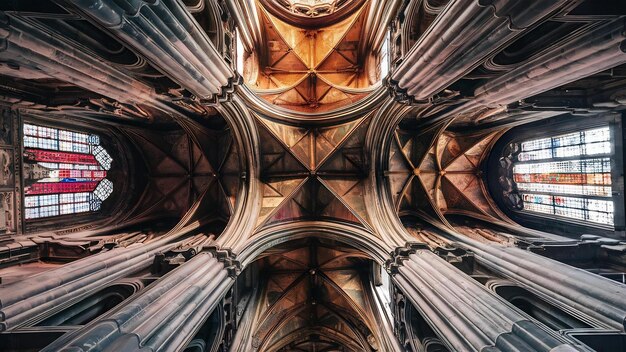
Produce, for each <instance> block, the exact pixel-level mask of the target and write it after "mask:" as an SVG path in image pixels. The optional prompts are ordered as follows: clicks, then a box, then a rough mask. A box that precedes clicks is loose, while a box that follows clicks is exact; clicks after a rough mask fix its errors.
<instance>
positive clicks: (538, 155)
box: [517, 149, 552, 161]
mask: <svg viewBox="0 0 626 352" xmlns="http://www.w3.org/2000/svg"><path fill="white" fill-rule="evenodd" d="M550 158H552V149H540V150H533V151H529V152H522V153H519V155H518V156H517V159H518V160H519V161H532V160H541V159H550Z"/></svg>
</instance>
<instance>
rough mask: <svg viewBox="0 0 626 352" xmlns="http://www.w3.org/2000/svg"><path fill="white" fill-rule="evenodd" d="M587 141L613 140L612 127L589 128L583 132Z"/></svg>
mask: <svg viewBox="0 0 626 352" xmlns="http://www.w3.org/2000/svg"><path fill="white" fill-rule="evenodd" d="M583 134H584V138H585V143H593V142H610V141H611V129H610V128H609V127H602V128H596V129H593V130H587V131H584V132H583Z"/></svg>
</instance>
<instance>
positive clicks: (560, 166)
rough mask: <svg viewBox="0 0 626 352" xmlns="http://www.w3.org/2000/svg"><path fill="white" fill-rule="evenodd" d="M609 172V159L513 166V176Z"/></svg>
mask: <svg viewBox="0 0 626 352" xmlns="http://www.w3.org/2000/svg"><path fill="white" fill-rule="evenodd" d="M610 171H611V159H609V158H599V159H582V160H565V161H550V162H543V163H529V164H517V165H515V166H513V173H515V174H544V173H583V172H584V173H602V172H610Z"/></svg>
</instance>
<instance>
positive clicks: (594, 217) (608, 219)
mask: <svg viewBox="0 0 626 352" xmlns="http://www.w3.org/2000/svg"><path fill="white" fill-rule="evenodd" d="M613 216H614V215H613V212H610V213H602V212H597V211H590V212H589V221H593V222H597V223H601V224H607V225H613Z"/></svg>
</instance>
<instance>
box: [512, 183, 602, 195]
mask: <svg viewBox="0 0 626 352" xmlns="http://www.w3.org/2000/svg"><path fill="white" fill-rule="evenodd" d="M517 188H518V189H519V190H520V191H526V192H533V193H534V192H537V193H546V192H547V193H556V194H578V195H584V196H598V197H610V196H611V187H609V186H595V185H565V184H552V183H518V184H517Z"/></svg>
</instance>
